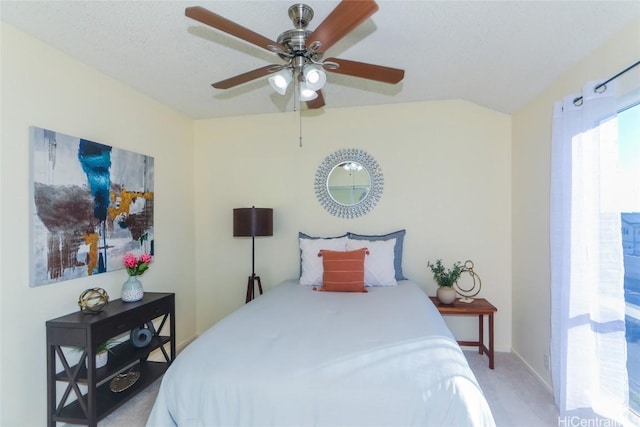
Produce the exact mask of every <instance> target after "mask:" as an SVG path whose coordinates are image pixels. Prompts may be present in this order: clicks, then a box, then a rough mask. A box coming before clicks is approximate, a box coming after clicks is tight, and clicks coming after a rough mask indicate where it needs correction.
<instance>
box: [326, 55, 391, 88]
mask: <svg viewBox="0 0 640 427" xmlns="http://www.w3.org/2000/svg"><path fill="white" fill-rule="evenodd" d="M325 62H334V63H336V64H338V65H339V67H338V68H334V67H325V70H326V71H328V72H331V73H338V74H346V75H348V76H354V77H361V78H363V79H369V80H375V81H378V82H383V83H391V84H395V83H398V82H400V81H401V80H402V79H403V78H404V70H400V69H398V68H391V67H384V66H382V65H374V64H367V63H365V62H357V61H349V60H347V59H339V58H328V59H326V60H325Z"/></svg>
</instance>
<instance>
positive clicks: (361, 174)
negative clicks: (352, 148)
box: [327, 162, 371, 206]
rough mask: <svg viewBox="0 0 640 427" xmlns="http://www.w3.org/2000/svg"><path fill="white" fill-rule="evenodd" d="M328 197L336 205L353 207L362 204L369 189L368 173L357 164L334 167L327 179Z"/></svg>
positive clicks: (344, 163) (342, 164) (345, 163)
mask: <svg viewBox="0 0 640 427" xmlns="http://www.w3.org/2000/svg"><path fill="white" fill-rule="evenodd" d="M327 187H328V190H329V195H330V196H331V198H332V199H333V200H335V202H336V203H339V204H341V205H344V206H353V205H357V204H358V203H360V202H362V201H363V200H364V198H365V197H367V194H369V189H370V188H371V179H370V178H369V172H367V170H366V169H365V168H364V166H362V165H361V164H360V163H358V162H343V163H340V164H338V165H336V166H335V167H334V168H333V170H332V171H331V173H330V174H329V178H328V179H327Z"/></svg>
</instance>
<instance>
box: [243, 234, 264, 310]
mask: <svg viewBox="0 0 640 427" xmlns="http://www.w3.org/2000/svg"><path fill="white" fill-rule="evenodd" d="M255 260H256V238H255V236H251V276H249V278H248V280H247V297H246V299H245V304H246V303H248V302H249V301H251V300H253V298H254V297H255V288H256V281H257V282H258V290H259V291H260V295H262V282H260V276H256V267H255V265H256V261H255Z"/></svg>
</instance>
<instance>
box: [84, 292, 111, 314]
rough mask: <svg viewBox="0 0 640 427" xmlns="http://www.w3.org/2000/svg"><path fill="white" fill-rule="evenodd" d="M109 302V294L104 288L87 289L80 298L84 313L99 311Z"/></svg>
mask: <svg viewBox="0 0 640 427" xmlns="http://www.w3.org/2000/svg"><path fill="white" fill-rule="evenodd" d="M108 303H109V294H107V291H105V290H104V289H102V288H91V289H87V290H85V291H84V292H82V293H81V294H80V297H79V298H78V305H79V306H80V311H82V312H83V313H99V312H100V311H102V310H103V309H104V308H105V307H106V306H107V304H108Z"/></svg>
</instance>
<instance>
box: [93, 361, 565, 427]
mask: <svg viewBox="0 0 640 427" xmlns="http://www.w3.org/2000/svg"><path fill="white" fill-rule="evenodd" d="M464 353H465V356H466V357H467V360H468V361H469V366H471V369H472V370H473V372H474V374H475V376H476V378H477V379H478V382H479V383H480V387H482V390H483V391H484V394H485V396H486V397H487V401H488V402H489V406H490V407H491V411H492V413H493V417H494V419H495V421H496V426H497V427H520V426H521V427H557V425H558V410H557V409H556V407H555V405H554V403H553V397H552V396H551V393H549V391H548V390H547V389H546V388H545V387H544V385H543V384H541V383H540V381H539V380H538V378H536V377H535V376H534V375H533V374H532V373H531V372H530V371H529V369H528V368H527V367H526V366H525V365H524V364H523V363H522V361H521V360H520V358H518V357H517V356H516V355H515V354H513V353H503V352H498V353H496V356H495V369H493V370H492V369H489V363H488V359H487V357H486V356H484V355H480V354H478V353H477V351H471V350H470V351H465V352H464ZM159 387H160V380H158V381H156V382H155V383H154V384H152V385H151V386H149V387H148V388H147V389H146V390H144V391H143V392H142V393H140V394H138V395H137V396H135V397H134V398H133V399H131V400H130V401H129V402H127V403H126V404H125V405H123V406H122V407H120V408H119V409H118V410H117V411H115V412H114V413H113V414H111V415H109V416H108V417H107V418H105V419H103V420H102V421H100V422H99V423H98V426H99V427H138V426H140V427H142V426H144V425H145V424H146V421H147V417H148V416H149V413H150V412H151V407H152V406H153V402H154V400H155V397H156V395H157V393H158V388H159ZM438 427H441V426H438Z"/></svg>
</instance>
